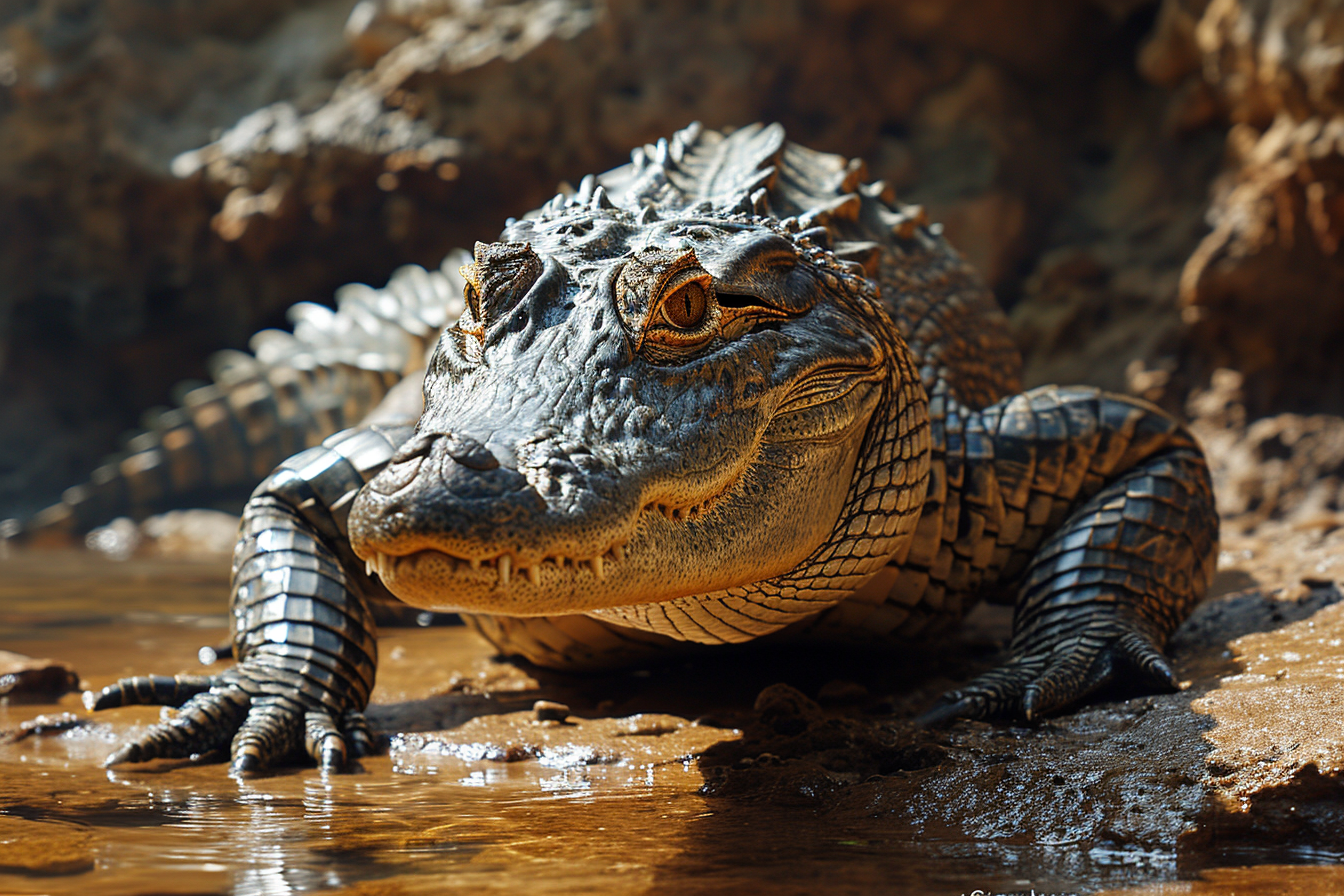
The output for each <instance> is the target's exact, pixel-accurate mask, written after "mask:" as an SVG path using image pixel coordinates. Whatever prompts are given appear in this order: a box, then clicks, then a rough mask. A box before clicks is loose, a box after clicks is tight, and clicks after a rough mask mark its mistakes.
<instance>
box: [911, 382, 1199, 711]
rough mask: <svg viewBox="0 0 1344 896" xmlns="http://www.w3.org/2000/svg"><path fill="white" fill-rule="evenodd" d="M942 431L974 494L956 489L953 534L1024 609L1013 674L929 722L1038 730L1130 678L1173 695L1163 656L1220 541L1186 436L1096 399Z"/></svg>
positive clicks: (984, 684)
mask: <svg viewBox="0 0 1344 896" xmlns="http://www.w3.org/2000/svg"><path fill="white" fill-rule="evenodd" d="M944 422H945V423H946V424H948V434H947V444H948V446H949V449H948V452H947V455H948V457H949V458H951V460H950V463H949V466H950V467H957V466H961V467H964V470H963V471H962V472H961V473H960V475H961V476H962V487H961V489H960V492H961V494H960V495H959V496H958V495H957V494H955V493H954V492H955V491H956V490H955V489H948V491H949V493H952V494H949V496H948V498H949V499H950V500H957V499H958V497H959V499H960V518H959V519H958V520H957V524H956V530H957V532H958V533H959V534H960V535H961V536H962V537H963V538H964V537H965V536H967V535H974V536H975V538H977V539H978V540H979V541H980V543H981V545H982V546H984V547H985V548H986V550H985V551H982V552H980V553H981V554H982V556H985V557H989V558H990V559H989V560H988V562H987V563H986V564H985V567H984V569H983V570H982V571H983V572H984V573H986V574H987V575H986V579H987V580H988V581H987V582H986V583H985V584H987V585H989V586H990V587H991V588H992V587H994V586H995V585H997V587H999V588H1000V589H1004V590H1006V591H1007V592H1008V593H1010V594H1012V593H1015V595H1016V600H1015V605H1014V606H1015V611H1014V621H1013V638H1012V641H1011V644H1010V657H1009V660H1008V662H1007V663H1006V664H1005V665H1003V666H1002V667H1000V668H998V669H995V670H993V671H991V672H989V673H987V674H985V675H983V676H981V677H980V678H978V679H976V680H975V681H973V682H971V683H970V684H968V685H966V686H964V687H962V688H959V689H957V690H955V691H953V692H951V693H949V694H947V695H946V696H945V697H944V698H943V699H942V701H941V702H940V704H939V705H938V706H936V707H935V708H934V709H932V710H931V711H930V712H929V713H928V714H926V715H925V716H924V717H923V721H924V722H925V723H936V722H940V721H943V720H946V719H949V718H953V717H957V716H970V717H979V718H985V717H994V716H1005V715H1020V716H1022V717H1025V718H1027V719H1032V718H1035V717H1037V716H1040V715H1041V714H1044V713H1048V712H1051V711H1053V710H1056V709H1059V708H1061V707H1064V706H1066V705H1069V704H1071V703H1074V702H1076V701H1078V700H1081V699H1083V698H1084V697H1086V696H1088V695H1089V694H1091V693H1093V692H1094V691H1096V690H1097V689H1098V688H1099V687H1101V686H1102V685H1104V684H1106V683H1107V682H1110V681H1113V680H1118V679H1122V678H1124V677H1125V676H1126V675H1128V676H1129V677H1130V680H1137V682H1139V683H1143V684H1146V685H1149V686H1155V687H1158V688H1163V689H1170V688H1173V687H1175V685H1176V679H1175V675H1174V673H1173V671H1172V668H1171V665H1170V663H1169V662H1168V661H1167V658H1166V657H1165V656H1164V654H1163V652H1162V650H1163V647H1164V646H1165V643H1166V640H1167V638H1168V637H1169V636H1170V635H1171V633H1172V632H1173V631H1174V630H1175V629H1176V627H1177V626H1178V625H1179V624H1180V623H1181V621H1182V620H1184V619H1185V617H1186V616H1187V615H1189V613H1190V611H1191V610H1192V609H1193V607H1194V605H1195V604H1196V603H1197V602H1198V601H1199V600H1200V599H1201V598H1202V597H1203V595H1204V593H1205V591H1206V590H1207V588H1208V584H1209V581H1210V579H1211V578H1212V575H1213V567H1214V557H1215V554H1216V550H1217V534H1218V516H1217V513H1216V511H1215V509H1214V503H1213V489H1212V484H1211V482H1210V479H1209V472H1208V467H1207V465H1206V463H1205V461H1204V457H1203V455H1202V453H1201V452H1200V450H1199V447H1198V445H1197V443H1196V442H1195V441H1194V439H1193V437H1192V436H1190V434H1189V432H1188V431H1187V430H1186V429H1185V428H1184V427H1183V426H1181V425H1180V424H1179V423H1177V422H1176V421H1175V420H1174V419H1173V418H1171V417H1170V416H1168V415H1166V414H1165V413H1163V412H1161V411H1160V410H1158V409H1157V408H1155V407H1152V406H1151V405H1147V404H1146V403H1144V402H1140V401H1137V400H1134V399H1129V398H1125V397H1123V396H1116V395H1108V394H1106V393H1103V392H1100V391H1098V390H1095V389H1083V388H1073V389H1060V388H1056V387H1046V388H1044V389H1038V390H1033V391H1032V392H1029V393H1027V394H1026V395H1023V396H1018V397H1016V398H1013V399H1009V400H1007V401H1005V402H1001V403H1000V404H998V405H995V406H993V407H991V408H987V409H986V410H985V411H983V412H979V413H978V414H976V413H971V414H961V413H955V412H954V413H949V414H948V415H947V416H946V418H945V420H944ZM954 430H955V431H954ZM977 434H978V435H979V436H983V437H982V438H980V437H977ZM950 475H952V476H953V477H955V476H957V475H959V474H958V472H957V471H956V470H954V471H953V473H952V474H950ZM977 517H979V519H977ZM973 553H974V552H973ZM965 562H967V563H970V562H971V561H969V560H968V561H965Z"/></svg>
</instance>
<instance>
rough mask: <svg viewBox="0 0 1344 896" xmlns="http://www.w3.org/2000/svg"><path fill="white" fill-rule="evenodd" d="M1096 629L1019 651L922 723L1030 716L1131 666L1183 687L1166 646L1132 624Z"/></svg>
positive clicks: (1143, 675) (1170, 687) (1147, 679)
mask: <svg viewBox="0 0 1344 896" xmlns="http://www.w3.org/2000/svg"><path fill="white" fill-rule="evenodd" d="M1107 628H1108V629H1109V630H1103V629H1090V630H1087V631H1085V632H1081V633H1078V634H1075V635H1072V636H1070V637H1067V638H1063V639H1060V640H1059V641H1058V642H1056V643H1054V644H1047V645H1042V646H1043V647H1044V649H1042V650H1039V651H1037V652H1033V653H1027V654H1023V653H1016V652H1015V653H1014V655H1013V657H1012V659H1010V660H1009V661H1008V662H1007V663H1006V664H1004V665H1003V666H1000V667H999V668H997V669H995V670H993V671H992V672H987V673H985V674H984V675H981V676H980V677H979V678H977V679H975V680H974V681H972V682H970V683H969V684H967V685H965V686H964V687H960V688H958V689H956V690H954V691H949V692H948V693H946V694H944V695H943V696H942V697H941V698H940V699H939V700H938V703H936V704H935V705H934V706H933V708H932V709H930V710H929V711H928V712H926V713H924V714H923V715H922V716H920V717H919V718H918V719H916V722H917V723H918V724H920V725H922V726H926V727H931V726H935V725H940V724H943V723H945V722H948V721H950V720H952V719H957V718H967V719H991V718H1003V717H1014V716H1016V717H1020V718H1024V719H1026V720H1027V721H1031V720H1033V719H1037V718H1040V717H1041V716H1043V715H1046V714H1047V713H1050V712H1054V711H1055V710H1057V709H1060V708H1062V707H1065V706H1068V705H1069V704H1072V703H1076V702H1077V701H1079V700H1082V699H1083V698H1084V697H1087V696H1088V695H1089V694H1091V693H1093V692H1094V691H1096V690H1097V689H1098V688H1100V687H1101V686H1102V685H1104V684H1106V683H1108V682H1110V681H1114V680H1116V679H1117V678H1118V677H1119V676H1121V675H1123V674H1124V673H1125V672H1126V671H1130V672H1133V673H1135V676H1134V679H1133V680H1135V681H1136V683H1139V684H1146V685H1150V686H1152V687H1153V688H1155V689H1160V690H1164V691H1174V690H1176V689H1177V688H1178V684H1177V681H1176V673H1175V672H1174V671H1173V670H1172V668H1171V663H1170V661H1169V660H1168V659H1167V658H1166V656H1165V655H1163V653H1162V651H1161V650H1160V649H1159V648H1158V647H1157V645H1156V644H1154V643H1153V641H1152V640H1151V639H1149V638H1148V637H1147V636H1146V635H1144V634H1143V633H1141V632H1139V631H1137V630H1135V629H1133V628H1130V627H1128V626H1120V625H1115V626H1108V627H1107Z"/></svg>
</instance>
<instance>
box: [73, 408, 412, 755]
mask: <svg viewBox="0 0 1344 896" xmlns="http://www.w3.org/2000/svg"><path fill="white" fill-rule="evenodd" d="M411 432H412V427H410V426H396V427H381V426H374V427H369V428H367V429H353V430H346V431H344V432H340V433H337V434H336V435H334V436H332V437H331V438H329V439H327V440H326V441H324V442H323V443H322V444H321V445H320V446H317V447H315V448H310V449H308V450H307V451H303V452H301V453H300V454H297V455H295V456H294V457H292V458H290V459H289V460H288V461H286V462H284V463H283V464H281V465H280V467H278V468H277V469H276V470H275V472H273V473H272V474H271V475H270V476H269V477H268V478H267V479H266V480H265V481H264V482H263V483H262V484H261V485H260V486H259V487H258V488H257V490H256V491H255V492H254V493H253V495H252V498H251V500H250V501H249V502H248V504H247V507H246V508H245V509H244V511H243V521H242V526H241V530H240V533H239V540H238V546H237V547H236V548H235V550H234V560H233V579H232V595H233V597H232V617H233V619H232V629H233V648H234V650H233V652H234V656H236V657H237V658H238V663H237V664H236V665H235V666H233V667H232V668H230V669H228V670H226V671H224V672H221V673H219V674H217V675H179V676H174V677H168V676H142V677H135V678H126V679H122V680H121V681H118V682H117V683H116V684H113V685H110V686H109V687H106V688H104V689H103V690H102V692H101V693H100V694H98V695H97V697H96V698H95V699H93V700H92V701H91V703H92V706H91V708H92V709H95V710H101V709H107V708H110V707H115V706H126V705H130V704H137V703H138V704H152V705H163V706H175V707H179V710H178V713H177V715H176V717H175V718H173V719H171V720H169V721H166V722H161V723H159V724H156V725H154V726H152V727H151V728H150V729H149V730H148V731H147V732H146V733H145V734H144V735H142V736H141V737H139V738H136V739H135V740H133V741H130V742H128V743H126V744H124V745H123V746H122V747H121V748H120V749H118V750H117V751H116V752H115V753H113V754H112V755H111V756H110V757H108V760H107V764H108V765H115V764H117V763H121V762H143V761H145V760H149V759H156V758H177V757H186V756H195V755H203V754H207V753H211V752H215V751H220V750H223V749H224V748H226V747H228V748H229V751H230V756H231V761H232V767H233V770H234V771H235V772H252V771H257V770H260V769H263V768H265V767H267V766H268V765H272V764H274V763H276V762H279V761H282V760H284V759H287V758H290V757H292V756H295V755H297V754H299V752H300V750H303V751H304V752H306V753H307V754H308V755H309V756H310V757H312V758H313V759H314V760H315V761H316V762H317V763H318V765H320V766H321V767H322V768H323V769H339V768H342V767H343V766H344V765H345V763H346V759H347V756H348V755H349V754H350V753H352V752H353V753H354V755H356V756H359V755H364V754H366V753H368V752H371V751H372V750H373V749H374V746H375V741H374V738H373V736H372V734H371V732H370V730H369V728H368V725H367V724H366V723H365V721H364V717H363V715H362V713H363V710H364V708H365V706H367V705H368V702H369V694H370V692H371V691H372V690H373V683H374V672H375V667H376V665H377V661H378V647H377V641H376V635H375V631H374V622H373V616H372V614H371V613H370V611H369V608H368V604H367V601H366V597H367V596H368V595H369V594H370V593H372V591H373V590H374V589H375V588H376V587H377V586H376V585H375V584H374V583H373V582H372V581H371V579H370V578H369V577H368V576H366V575H365V574H364V573H363V571H362V569H361V567H362V564H361V563H360V562H359V561H358V559H357V558H355V556H354V555H353V554H352V553H351V552H350V548H349V545H348V540H347V538H346V522H347V517H348V514H349V508H350V503H351V501H353V499H354V497H355V494H356V493H357V492H358V491H359V490H360V488H362V487H363V485H364V483H365V482H367V481H368V480H369V479H370V478H371V477H372V476H374V475H376V474H377V473H378V472H379V471H380V470H382V468H383V467H384V466H386V464H387V463H388V461H389V460H390V458H391V457H392V455H393V453H394V452H395V451H396V450H397V448H398V447H399V446H400V445H401V443H402V442H404V441H405V440H406V439H407V438H409V437H410V435H411Z"/></svg>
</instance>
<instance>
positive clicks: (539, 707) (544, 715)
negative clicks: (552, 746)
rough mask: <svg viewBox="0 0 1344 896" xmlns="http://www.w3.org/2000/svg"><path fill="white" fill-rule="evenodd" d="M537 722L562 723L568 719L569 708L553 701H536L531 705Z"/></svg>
mask: <svg viewBox="0 0 1344 896" xmlns="http://www.w3.org/2000/svg"><path fill="white" fill-rule="evenodd" d="M532 711H533V712H534V713H536V714H537V721H538V722H563V721H564V720H565V719H567V718H569V707H568V706H566V705H565V704H563V703H556V702H555V701H554V700H538V701H537V702H536V703H533V704H532Z"/></svg>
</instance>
